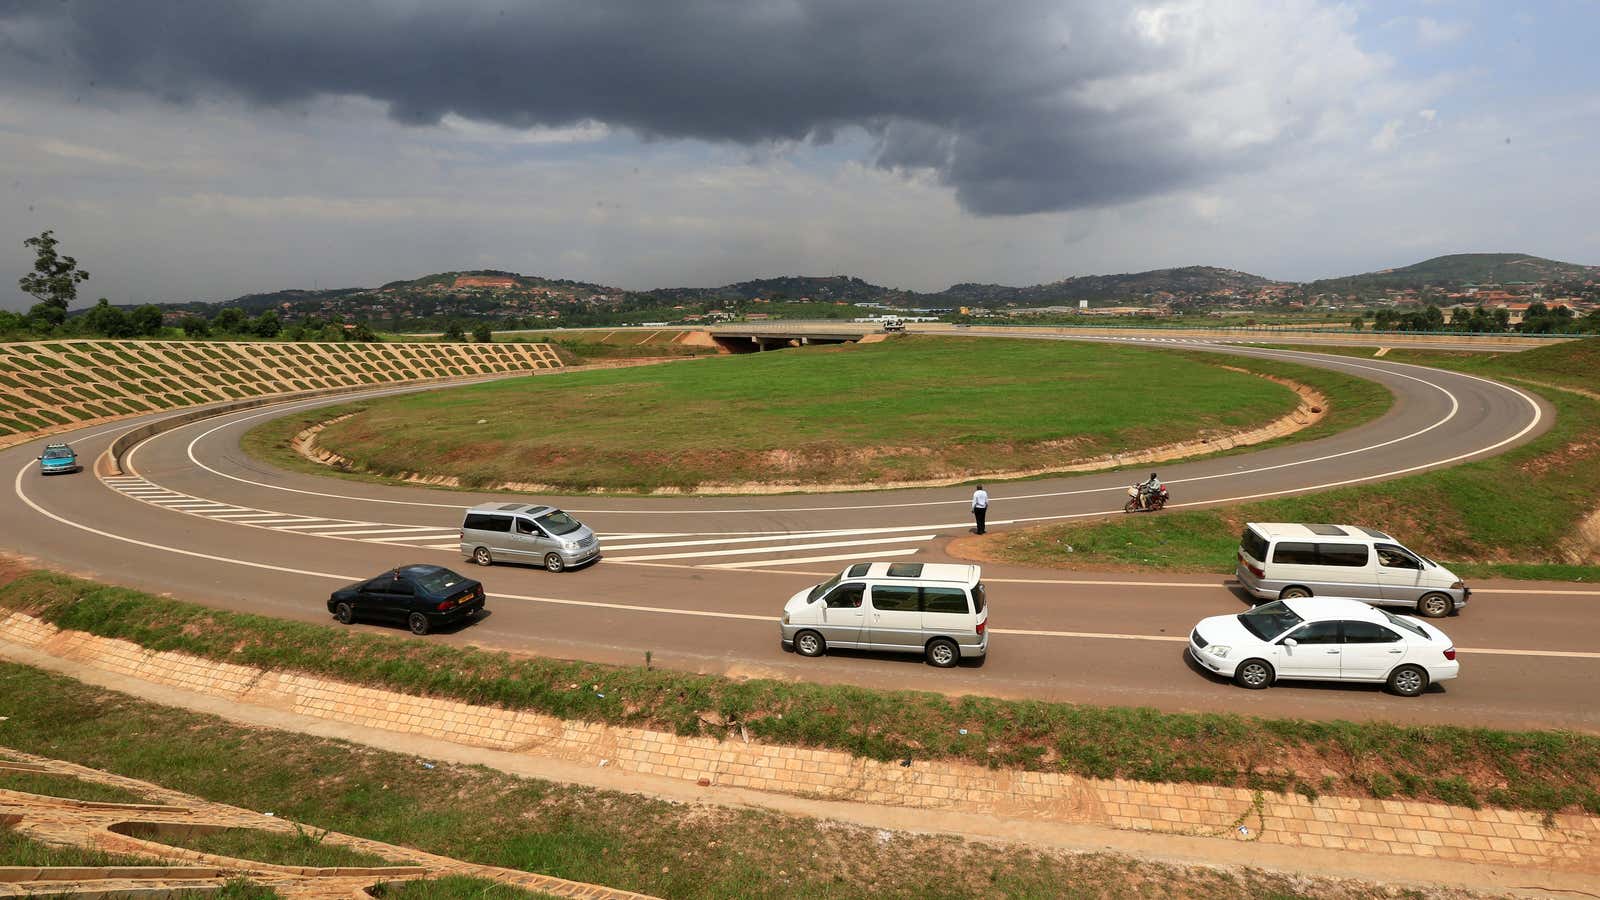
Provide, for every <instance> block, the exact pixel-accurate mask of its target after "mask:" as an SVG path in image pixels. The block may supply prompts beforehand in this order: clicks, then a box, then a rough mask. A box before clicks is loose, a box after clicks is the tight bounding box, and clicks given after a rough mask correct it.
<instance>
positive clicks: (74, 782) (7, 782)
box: [0, 769, 149, 803]
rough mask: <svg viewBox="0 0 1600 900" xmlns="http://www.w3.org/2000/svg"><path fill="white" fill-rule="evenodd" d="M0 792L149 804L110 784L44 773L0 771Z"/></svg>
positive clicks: (134, 794)
mask: <svg viewBox="0 0 1600 900" xmlns="http://www.w3.org/2000/svg"><path fill="white" fill-rule="evenodd" d="M0 789H4V790H8V791H22V792H23V793H26V794H42V795H44V796H46V797H60V798H62V799H63V800H90V801H93V802H96V803H148V802H149V800H148V799H147V798H145V797H144V796H143V795H142V794H136V793H134V792H133V791H130V790H126V789H124V788H119V787H117V786H116V785H111V784H99V783H98V782H94V781H84V780H82V779H80V778H73V777H72V776H70V775H53V774H50V773H46V772H18V771H14V770H7V769H0Z"/></svg>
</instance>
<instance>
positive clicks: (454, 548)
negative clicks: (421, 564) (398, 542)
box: [417, 541, 461, 553]
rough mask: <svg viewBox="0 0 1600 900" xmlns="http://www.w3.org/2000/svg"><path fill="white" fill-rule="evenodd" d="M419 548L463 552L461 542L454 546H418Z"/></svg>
mask: <svg viewBox="0 0 1600 900" xmlns="http://www.w3.org/2000/svg"><path fill="white" fill-rule="evenodd" d="M417 546H419V547H421V548H422V549H424V550H454V551H456V552H458V553H459V552H461V542H460V541H456V542H455V543H453V544H418V545H417Z"/></svg>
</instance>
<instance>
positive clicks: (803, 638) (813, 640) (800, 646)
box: [794, 631, 828, 656]
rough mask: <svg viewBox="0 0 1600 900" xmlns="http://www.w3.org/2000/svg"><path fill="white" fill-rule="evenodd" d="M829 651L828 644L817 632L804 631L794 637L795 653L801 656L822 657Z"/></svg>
mask: <svg viewBox="0 0 1600 900" xmlns="http://www.w3.org/2000/svg"><path fill="white" fill-rule="evenodd" d="M827 649H828V644H827V642H826V641H824V640H823V639H822V635H820V634H817V633H816V632H815V631H802V632H800V633H799V634H797V635H795V636H794V652H796V653H798V654H800V655H801V656H821V655H822V653H823V651H825V650H827Z"/></svg>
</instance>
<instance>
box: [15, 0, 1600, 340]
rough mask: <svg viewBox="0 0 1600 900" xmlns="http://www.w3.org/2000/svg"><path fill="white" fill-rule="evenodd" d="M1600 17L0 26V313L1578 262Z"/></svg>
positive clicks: (1367, 8)
mask: <svg viewBox="0 0 1600 900" xmlns="http://www.w3.org/2000/svg"><path fill="white" fill-rule="evenodd" d="M1597 38H1600V0H1542V2H1522V3H1502V2H1498V0H1369V2H1345V3H1328V2H1320V0H1215V2H1199V0H1173V2H1132V3H1128V2H1110V0H1087V2H1074V3H1062V2H1060V0H1009V2H1006V3H1000V4H993V5H989V4H975V3H971V2H963V0H879V2H871V3H861V2H859V0H696V2H684V0H547V2H542V3H538V4H519V3H514V2H511V0H498V2H489V0H432V2H429V3H417V2H415V0H341V2H339V3H327V2H323V0H274V2H268V0H258V2H249V0H148V2H139V3H127V2H124V0H0V79H3V81H4V84H5V85H6V89H5V91H4V92H3V93H0V175H3V177H4V182H3V184H4V185H5V186H6V189H7V190H8V192H9V196H8V197H7V199H6V202H5V203H4V204H0V307H3V308H10V309H18V308H25V307H26V305H28V303H30V302H31V300H30V298H28V297H27V296H26V295H23V294H22V293H21V292H20V291H18V290H17V289H16V287H15V285H16V280H17V278H18V277H20V276H21V275H22V274H23V273H24V272H25V271H27V269H28V267H29V266H30V265H31V261H32V257H31V255H30V254H29V253H28V252H27V250H26V248H24V247H23V245H22V242H23V240H24V239H25V238H27V237H30V236H32V235H35V234H38V233H39V232H40V231H43V230H44V229H54V230H55V233H56V236H57V238H58V239H60V240H61V242H62V250H63V251H64V252H66V253H68V254H71V255H73V256H76V257H77V258H78V260H79V262H80V264H81V265H82V266H83V267H84V268H86V269H87V270H89V271H90V272H91V273H92V275H93V278H92V280H91V281H89V282H88V283H87V284H85V285H84V286H83V288H82V289H81V292H80V304H87V303H89V302H92V300H93V298H96V297H100V296H106V297H109V298H110V299H111V300H112V301H113V302H115V303H132V302H144V301H148V300H155V301H178V300H191V299H204V300H221V299H229V298H232V297H235V296H238V295H240V294H244V293H251V292H257V291H273V290H280V289H286V288H311V287H322V288H328V287H346V286H358V285H359V286H372V285H376V284H378V283H381V282H383V281H388V280H393V279H399V278H411V277H416V276H418V275H422V274H426V273H430V272H436V271H446V270H453V269H474V268H495V269H506V270H512V271H518V272H523V273H527V274H537V275H545V276H547V277H554V278H575V279H581V280H586V281H596V282H600V283H604V284H610V285H616V286H620V287H626V288H651V287H676V286H694V287H709V286H715V285H720V284H724V283H728V282H732V281H738V280H744V279H748V278H755V277H766V276H776V275H832V274H850V275H858V276H860V277H862V278H865V279H867V280H869V281H872V282H875V283H879V284H886V285H890V286H898V287H905V288H912V289H917V290H940V289H942V288H944V287H946V286H948V285H950V284H951V283H954V282H961V281H979V282H1000V283H1005V284H1016V285H1022V284H1034V283H1039V282H1047V281H1053V280H1056V279H1059V278H1063V277H1066V276H1069V275H1077V274H1104V273H1113V272H1130V271H1142V270H1145V269H1153V268H1161V267H1166V266H1179V265H1218V266H1226V267H1229V268H1236V269H1243V270H1246V271H1250V272H1254V273H1256V274H1260V275H1265V276H1268V277H1273V278H1285V279H1311V278H1318V277H1326V276H1334V275H1345V274H1352V273H1356V272H1363V271H1370V270H1373V269H1378V268H1385V267H1390V266H1399V265H1406V264H1409V263H1412V262H1416V261H1418V260H1421V259H1425V258H1428V257H1431V256H1436V255H1440V254H1444V253H1456V252H1487V251H1514V252H1526V253H1533V254H1537V255H1540V256H1547V257H1552V258H1555V259H1563V260H1567V261H1570V262H1578V263H1588V264H1595V263H1600V220H1597V218H1596V216H1595V213H1594V211H1595V210H1596V209H1600V178H1597V177H1596V166H1595V162H1594V160H1595V159H1596V158H1597V152H1596V150H1595V148H1596V147H1597V146H1600V53H1597V52H1596V49H1595V48H1596V47H1597V46H1600V40H1597Z"/></svg>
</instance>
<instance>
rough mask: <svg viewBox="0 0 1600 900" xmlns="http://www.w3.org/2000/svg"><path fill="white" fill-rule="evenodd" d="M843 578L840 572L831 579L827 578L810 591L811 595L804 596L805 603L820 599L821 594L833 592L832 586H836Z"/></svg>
mask: <svg viewBox="0 0 1600 900" xmlns="http://www.w3.org/2000/svg"><path fill="white" fill-rule="evenodd" d="M843 577H844V573H842V572H841V573H839V574H838V575H835V576H833V577H832V578H829V579H828V580H827V581H824V582H823V583H821V584H819V585H817V586H816V587H814V588H812V589H811V593H809V594H807V595H806V602H807V603H811V602H812V601H814V600H816V599H817V598H818V597H821V596H822V595H823V594H826V593H827V592H829V591H831V590H833V586H834V585H836V584H838V583H839V580H840V579H841V578H843Z"/></svg>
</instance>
